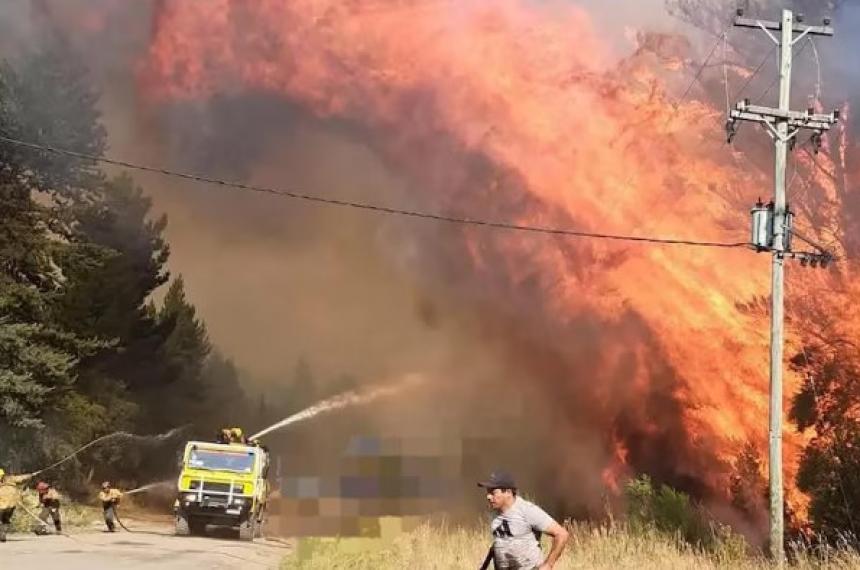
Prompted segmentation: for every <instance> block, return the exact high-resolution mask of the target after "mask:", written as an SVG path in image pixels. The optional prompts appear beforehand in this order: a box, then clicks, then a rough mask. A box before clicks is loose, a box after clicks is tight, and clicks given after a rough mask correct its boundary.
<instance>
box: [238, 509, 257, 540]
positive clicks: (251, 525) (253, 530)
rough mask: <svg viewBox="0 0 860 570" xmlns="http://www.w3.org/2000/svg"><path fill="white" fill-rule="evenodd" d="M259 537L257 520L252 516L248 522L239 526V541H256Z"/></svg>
mask: <svg viewBox="0 0 860 570" xmlns="http://www.w3.org/2000/svg"><path fill="white" fill-rule="evenodd" d="M256 535H257V519H256V518H254V516H253V515H252V516H250V517H249V518H248V520H246V521H243V522H242V523H241V524H240V525H239V540H248V541H251V540H254V537H255V536H256Z"/></svg>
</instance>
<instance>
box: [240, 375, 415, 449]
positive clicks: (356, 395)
mask: <svg viewBox="0 0 860 570" xmlns="http://www.w3.org/2000/svg"><path fill="white" fill-rule="evenodd" d="M423 380H424V377H423V376H421V375H419V374H409V375H407V376H406V377H405V378H404V379H403V381H402V382H398V383H397V384H394V385H389V386H381V387H379V388H376V389H373V390H370V391H367V392H358V391H355V390H353V391H350V392H344V393H343V394H338V395H337V396H334V397H332V398H329V399H328V400H323V401H322V402H320V403H318V404H314V405H313V406H311V407H309V408H306V409H305V410H302V411H301V412H298V413H295V414H293V415H292V416H289V417H288V418H285V419H283V420H281V421H279V422H278V423H276V424H273V425H271V426H269V427H267V428H266V429H264V430H262V431H259V432H257V433H255V434H254V435H252V436H251V437H250V439H258V438H260V437H263V436H264V435H266V434H268V433H271V432H273V431H275V430H279V429H281V428H283V427H286V426H288V425H290V424H295V423H298V422H302V421H305V420H309V419H311V418H313V417H315V416H318V415H320V414H323V413H326V412H331V411H334V410H339V409H341V408H346V407H348V406H357V405H360V404H367V403H369V402H372V401H373V400H376V399H377V398H382V397H384V396H390V395H392V394H395V393H397V392H400V391H401V390H404V389H406V388H408V387H411V386H414V385H416V384H420V383H421V382H422V381H423Z"/></svg>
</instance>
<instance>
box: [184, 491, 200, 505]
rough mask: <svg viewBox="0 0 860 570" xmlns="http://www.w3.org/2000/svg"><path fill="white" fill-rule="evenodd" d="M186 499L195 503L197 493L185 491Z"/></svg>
mask: <svg viewBox="0 0 860 570" xmlns="http://www.w3.org/2000/svg"><path fill="white" fill-rule="evenodd" d="M185 500H186V501H189V502H191V503H193V502H194V501H196V500H197V495H195V494H194V493H185Z"/></svg>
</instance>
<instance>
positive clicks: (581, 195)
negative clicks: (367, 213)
mask: <svg viewBox="0 0 860 570" xmlns="http://www.w3.org/2000/svg"><path fill="white" fill-rule="evenodd" d="M652 39H653V38H652ZM652 43H654V42H652ZM656 43H657V44H659V45H658V46H657V48H659V49H657V48H655V46H654V45H650V46H649V45H648V42H643V43H642V44H641V47H640V49H639V50H638V51H636V52H635V53H634V54H633V55H631V56H630V57H629V58H628V59H626V60H625V61H623V62H621V64H620V65H619V64H616V63H612V62H611V61H610V59H609V55H608V52H607V50H605V49H604V45H603V43H602V42H601V40H600V39H599V37H598V36H597V35H596V34H595V33H594V31H593V25H592V23H591V21H590V19H589V16H588V14H587V13H586V12H585V11H583V10H582V9H579V8H577V7H576V6H572V5H570V4H569V3H567V2H552V1H551V2H541V3H536V2H527V1H525V0H520V1H518V0H494V1H493V2H486V1H481V0H458V1H456V2H455V1H451V2H446V1H433V2H430V1H426V0H425V1H420V0H412V1H410V0H398V1H396V2H395V1H391V2H378V1H373V0H349V1H347V0H255V1H254V2H246V1H243V0H209V1H207V2H205V3H200V2H186V1H184V0H177V1H171V0H166V1H164V2H162V3H161V5H160V10H159V13H158V15H157V21H156V27H155V33H154V37H153V42H152V45H151V49H150V53H149V58H148V61H147V64H146V68H145V70H144V73H143V75H142V80H143V81H144V82H145V85H146V86H147V87H148V90H149V93H150V94H151V95H153V96H156V97H162V98H167V99H186V98H205V97H208V96H210V95H212V94H215V93H219V92H224V91H235V90H239V89H254V90H264V91H267V92H272V93H276V94H279V95H281V96H283V97H284V98H287V99H289V100H291V101H293V102H294V103H298V104H300V105H304V106H305V107H306V108H308V109H309V110H311V111H312V112H313V113H316V114H317V115H319V116H321V117H331V118H337V119H346V120H349V121H352V122H354V123H356V124H358V125H361V126H362V127H364V128H366V129H368V130H369V131H372V132H375V133H378V135H379V140H380V141H381V142H379V143H378V144H379V146H380V147H381V149H382V152H386V153H388V154H389V155H390V156H392V157H395V158H396V159H398V160H400V161H401V162H402V164H403V165H404V169H405V170H409V171H410V172H411V173H412V175H413V176H415V177H416V178H418V179H423V180H424V181H425V182H426V184H425V185H424V186H422V187H423V188H426V189H429V190H428V191H433V192H435V195H434V196H433V203H434V204H436V206H437V207H439V208H440V209H448V210H454V211H458V209H465V208H466V207H469V208H471V210H470V212H469V213H471V214H473V215H477V214H481V213H482V212H483V213H485V214H486V216H488V217H502V216H504V217H506V218H508V219H510V220H511V221H514V222H519V223H524V224H528V223H531V224H552V225H567V226H572V227H576V228H580V229H582V230H593V231H600V232H614V233H623V234H637V235H652V236H683V237H688V238H692V239H696V240H709V241H726V242H738V241H745V239H746V235H747V232H746V222H747V218H746V211H745V210H744V207H745V206H746V205H748V204H750V203H751V202H753V201H754V199H755V198H756V197H757V196H758V195H762V194H764V195H766V194H767V190H766V189H767V187H768V186H769V182H768V181H767V179H764V178H758V177H757V176H756V175H753V174H750V171H749V170H748V169H745V168H743V166H744V163H742V162H739V157H738V156H737V155H733V154H732V151H730V150H729V149H728V147H726V146H725V145H724V144H723V140H722V136H721V132H720V130H719V128H720V127H719V121H720V113H719V111H717V110H714V109H711V108H709V107H708V106H707V105H704V104H701V103H697V102H686V103H684V104H682V105H680V106H678V107H677V108H675V107H673V105H672V99H671V97H670V96H669V95H667V92H666V88H665V87H664V85H665V83H666V81H665V80H666V77H664V74H668V73H670V72H671V71H672V70H671V69H670V68H672V67H677V63H678V62H679V61H682V60H683V58H684V57H685V56H684V54H683V53H681V51H680V50H682V49H685V48H684V46H683V43H682V44H680V45H675V44H672V43H671V42H659V41H657V42H656ZM663 49H665V50H669V52H670V53H669V54H668V55H667V54H665V53H663V54H661V53H660V50H663ZM451 148H454V149H458V150H459V151H461V152H462V155H469V156H476V155H477V156H480V157H482V158H483V159H484V160H486V161H487V162H488V163H489V164H491V165H492V167H493V169H494V171H495V172H496V173H497V177H495V178H493V177H491V178H490V180H489V181H488V182H487V184H486V185H485V186H484V187H478V188H474V187H472V188H468V189H463V188H462V187H459V188H458V187H456V185H455V186H454V187H452V188H451V189H450V191H449V190H446V188H444V187H443V186H444V185H443V184H439V183H435V184H434V183H433V180H437V179H441V180H444V181H450V180H452V179H455V178H456V175H455V174H451V173H450V172H456V171H458V170H461V169H464V168H465V167H464V166H463V163H464V162H465V159H458V158H456V155H455V154H454V153H451V152H447V153H445V152H443V151H442V150H441V149H451ZM419 149H420V150H419ZM452 156H455V158H451V157H452ZM445 157H447V158H445ZM426 165H430V166H432V167H433V168H434V169H442V170H446V171H448V173H447V174H442V175H440V174H439V173H438V172H437V171H436V170H433V171H429V172H428V171H427V167H426ZM422 169H423V170H422ZM511 180H513V181H515V182H514V183H513V184H512V183H511V182H510V181H511ZM512 188H513V190H512ZM466 190H468V192H466ZM467 235H468V236H469V237H468V241H469V243H468V246H467V247H468V251H469V254H470V256H471V262H472V265H473V268H474V271H475V272H477V273H486V274H487V276H488V278H489V277H490V276H498V274H499V272H500V271H502V272H504V274H505V275H506V278H507V281H508V283H511V284H517V283H520V282H522V281H524V280H526V279H532V280H534V279H537V281H538V282H539V284H540V286H541V288H542V290H544V291H545V292H546V296H545V299H544V302H545V306H544V307H542V308H541V310H542V313H541V314H542V315H544V316H545V317H546V318H547V319H550V320H552V321H553V326H554V327H560V328H563V327H564V326H565V323H566V322H567V319H568V318H572V316H573V315H577V314H582V313H584V312H592V313H594V312H596V313H597V314H599V315H600V316H601V318H602V319H603V321H604V322H605V323H610V324H611V323H619V322H620V321H621V319H622V318H623V317H624V315H627V314H630V313H634V314H636V315H638V316H639V317H640V318H641V319H642V321H643V322H644V323H645V325H646V326H647V328H648V329H649V331H650V332H652V333H653V338H654V339H656V340H655V341H654V343H655V344H654V345H650V344H647V343H645V342H644V341H638V340H636V338H635V337H631V338H627V340H625V341H624V342H626V343H627V344H625V345H624V346H605V347H603V348H602V349H601V351H600V354H596V355H594V358H596V359H599V360H600V361H601V368H604V369H606V370H618V369H619V367H620V366H621V364H620V361H621V360H622V359H629V357H630V355H631V354H632V355H633V357H634V359H635V361H636V362H635V365H633V366H631V367H630V374H629V376H628V377H626V378H625V380H624V382H623V384H619V383H618V382H617V381H612V380H610V379H609V377H608V375H607V377H606V378H600V377H598V378H593V379H590V380H589V382H590V384H591V385H592V391H593V394H592V395H591V396H590V397H591V398H592V399H593V401H594V402H595V403H596V404H598V405H599V406H600V409H599V411H597V412H595V413H603V414H605V415H607V416H609V417H611V418H617V419H618V420H619V421H621V422H622V423H623V422H633V423H637V422H638V424H639V425H638V430H639V431H638V433H641V434H648V433H651V432H660V431H661V430H665V429H667V427H666V426H663V425H661V423H660V417H659V414H658V415H656V416H655V415H654V414H653V413H650V414H645V413H641V414H640V413H639V412H638V411H637V410H638V406H640V405H641V404H642V398H643V395H645V394H648V393H649V392H650V391H653V390H655V384H656V383H658V382H659V381H660V380H659V377H661V376H665V375H666V374H667V371H665V370H656V369H655V367H654V366H652V365H651V363H650V361H651V355H652V354H653V353H654V352H655V351H657V352H660V353H661V354H663V355H665V357H667V358H668V361H669V363H670V365H671V371H670V373H671V375H672V376H673V377H675V378H676V381H675V382H673V383H670V384H667V385H666V388H665V389H666V390H668V391H670V392H671V394H669V395H668V396H669V397H671V398H672V399H673V400H674V401H677V402H680V403H681V405H682V412H681V413H682V418H683V427H684V430H685V435H684V437H685V438H687V440H688V441H687V443H688V445H689V446H690V448H691V449H693V450H694V453H693V455H688V456H687V457H676V458H663V459H664V460H665V461H670V462H675V463H676V468H677V469H678V470H679V472H681V473H687V474H689V475H690V476H691V477H695V478H697V479H699V480H702V481H704V482H706V484H707V485H708V486H710V488H712V489H721V488H725V481H724V479H723V478H724V477H725V475H726V472H727V469H728V466H729V465H730V463H731V461H732V459H733V457H734V454H735V453H736V451H737V448H738V446H739V445H740V444H742V443H744V442H746V441H753V442H756V443H757V445H759V447H760V448H761V449H764V444H765V441H766V429H767V427H766V426H767V420H766V418H767V386H768V378H767V362H768V348H767V347H768V336H767V334H768V327H767V323H766V321H765V320H764V317H763V315H762V313H761V311H758V312H749V311H744V310H741V309H740V308H739V306H741V305H745V304H751V303H753V302H755V301H756V300H760V299H761V298H766V296H767V295H768V291H769V270H768V268H769V264H768V260H767V258H766V257H765V256H758V257H757V256H755V255H754V254H753V253H751V252H750V251H747V250H743V249H740V250H715V249H710V250H709V249H695V248H683V247H666V246H648V245H623V246H622V245H618V244H613V243H602V242H586V243H571V242H565V241H551V240H548V239H543V238H535V237H532V236H522V235H517V234H509V235H501V234H493V237H492V239H493V241H494V246H493V247H495V248H498V249H499V250H501V251H504V252H505V254H506V257H507V259H509V260H510V262H509V263H508V264H507V265H506V266H505V267H503V268H502V269H500V268H499V267H498V265H497V264H491V263H489V262H487V261H486V260H485V259H484V256H485V255H486V246H483V245H482V244H481V243H480V242H481V241H482V240H487V239H489V238H488V236H487V234H481V235H480V237H478V234H473V233H468V234H467ZM787 383H788V385H787V387H786V394H792V393H793V391H794V388H795V386H796V384H797V379H796V378H795V377H793V376H791V375H790V374H789V376H788V378H787ZM560 389H561V390H566V389H567V390H569V391H570V392H571V393H574V392H575V391H576V390H577V388H575V387H570V388H565V387H561V388H560ZM789 438H790V439H789V447H788V449H787V452H786V453H787V460H788V461H787V463H788V465H787V466H788V468H789V471H790V473H789V476H788V480H789V481H790V480H791V479H792V478H793V471H794V469H795V468H796V465H795V461H796V458H797V450H798V449H799V445H800V443H801V442H800V441H798V440H797V438H796V437H794V436H789ZM622 439H623V437H622V438H621V439H619V436H618V435H617V434H607V436H606V441H607V443H608V445H609V446H611V447H612V448H613V449H612V450H611V451H610V452H609V453H608V454H607V458H608V459H607V464H606V465H605V466H604V467H603V469H602V472H603V475H604V477H607V478H609V479H610V480H612V479H614V478H616V477H617V476H618V475H620V474H621V473H623V472H624V469H623V464H625V463H626V462H627V461H630V460H631V452H630V451H629V450H628V447H629V443H630V442H624V441H622ZM697 457H698V459H697ZM614 483H615V482H614V481H610V484H611V485H613V484H614Z"/></svg>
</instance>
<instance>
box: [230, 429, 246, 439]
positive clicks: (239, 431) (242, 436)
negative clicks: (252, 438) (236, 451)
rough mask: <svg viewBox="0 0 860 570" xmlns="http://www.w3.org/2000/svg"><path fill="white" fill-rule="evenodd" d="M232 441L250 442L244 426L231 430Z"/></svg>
mask: <svg viewBox="0 0 860 570" xmlns="http://www.w3.org/2000/svg"><path fill="white" fill-rule="evenodd" d="M230 443H248V441H247V440H246V439H245V434H244V433H242V428H237V427H234V428H232V429H231V430H230Z"/></svg>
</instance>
